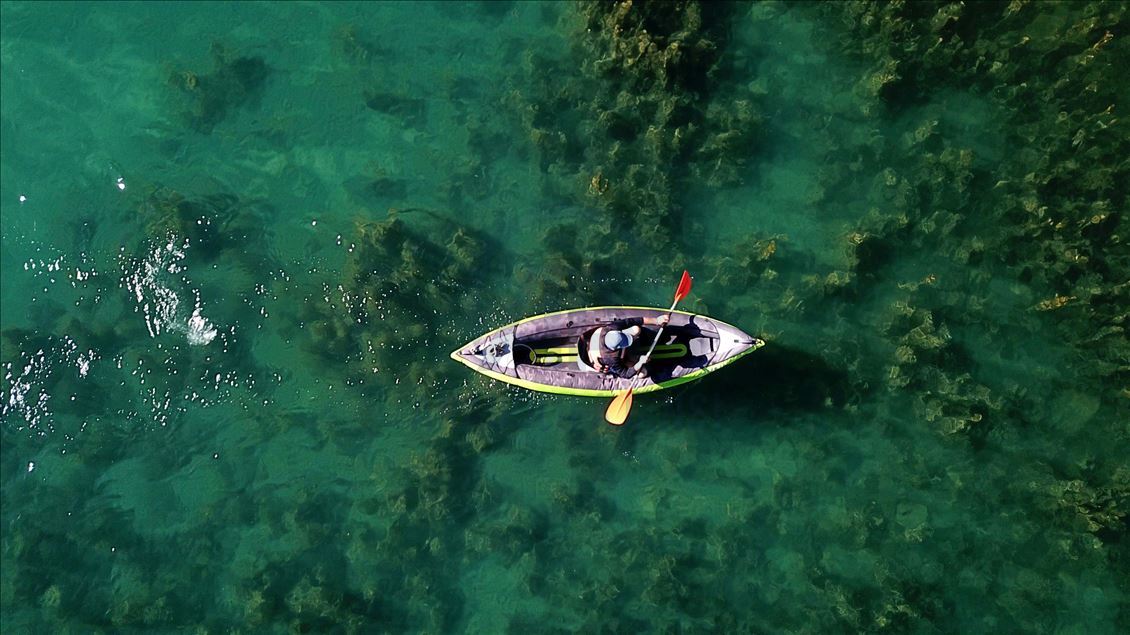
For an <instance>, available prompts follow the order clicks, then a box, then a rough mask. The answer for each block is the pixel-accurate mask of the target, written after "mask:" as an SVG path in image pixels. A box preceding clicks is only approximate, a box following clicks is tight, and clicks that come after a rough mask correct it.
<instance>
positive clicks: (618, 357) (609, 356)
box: [593, 329, 631, 368]
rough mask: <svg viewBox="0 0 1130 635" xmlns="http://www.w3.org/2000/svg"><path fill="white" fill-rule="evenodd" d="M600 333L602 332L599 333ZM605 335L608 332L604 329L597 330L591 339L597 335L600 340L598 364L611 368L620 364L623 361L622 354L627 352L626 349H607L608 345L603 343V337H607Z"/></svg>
mask: <svg viewBox="0 0 1130 635" xmlns="http://www.w3.org/2000/svg"><path fill="white" fill-rule="evenodd" d="M601 331H603V332H601ZM607 334H608V331H607V330H606V329H598V330H597V332H596V333H593V337H596V336H598V335H599V336H600V340H599V344H600V363H601V364H604V365H605V366H607V367H609V368H612V367H613V366H615V365H617V364H619V363H620V362H622V361H623V360H624V353H626V352H627V351H628V349H627V348H620V349H614V348H608V345H607V344H605V343H604V336H605V335H607ZM629 348H631V347H629Z"/></svg>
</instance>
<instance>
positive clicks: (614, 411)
mask: <svg viewBox="0 0 1130 635" xmlns="http://www.w3.org/2000/svg"><path fill="white" fill-rule="evenodd" d="M631 410H632V389H631V388H629V389H628V392H624V393H620V394H619V395H616V398H615V399H613V400H612V403H610V404H608V411H607V412H605V413H604V419H605V421H607V422H608V423H611V424H612V425H614V426H622V425H624V422H625V421H627V419H628V413H629V412H631Z"/></svg>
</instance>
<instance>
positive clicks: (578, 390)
mask: <svg viewBox="0 0 1130 635" xmlns="http://www.w3.org/2000/svg"><path fill="white" fill-rule="evenodd" d="M667 313H668V310H667V309H656V308H648V307H630V306H601V307H590V308H584V309H571V310H568V311H557V312H555V313H546V314H544V315H536V316H534V317H530V318H526V319H524V320H519V321H517V322H514V323H513V324H507V325H506V326H503V327H502V328H498V329H495V330H493V331H491V332H489V333H487V334H485V335H483V336H481V337H479V338H476V339H474V340H472V341H470V342H468V343H467V344H465V345H463V346H460V347H459V348H458V349H456V350H455V351H453V352H452V353H451V358H452V359H454V360H455V361H457V362H461V363H463V364H466V365H467V367H469V368H471V369H472V370H475V371H478V372H480V373H482V374H484V375H486V376H487V377H490V378H492V379H497V380H499V381H504V382H506V383H509V384H514V385H515V386H521V387H522V388H528V389H530V390H538V391H541V392H550V393H557V394H560V395H579V396H584V397H612V396H615V395H617V394H619V393H622V392H624V391H625V390H627V389H628V388H632V389H633V392H636V393H645V392H654V391H656V390H662V389H664V388H670V387H671V386H677V385H679V384H684V383H686V382H688V381H694V380H696V379H700V378H702V377H704V376H706V375H707V374H709V373H712V372H714V371H716V370H718V369H719V368H722V367H723V366H728V365H730V364H732V363H734V362H735V361H737V360H739V359H741V358H742V357H744V356H746V355H748V354H750V353H752V352H753V351H756V350H757V349H759V348H761V347H762V346H765V341H764V340H761V339H759V338H756V337H753V336H751V335H748V334H746V333H745V332H743V331H742V330H740V329H738V328H737V327H734V326H731V325H729V324H726V323H725V322H722V321H720V320H715V319H714V318H710V317H706V316H705V315H698V314H695V313H687V312H686V311H671V312H670V313H671V322H670V323H669V324H668V325H667V327H666V328H664V329H663V333H662V335H661V337H662V339H661V340H660V341H659V342H658V343H657V344H656V346H655V351H654V352H653V353H652V355H651V359H649V360H648V363H647V370H648V373H647V376H646V377H644V378H642V379H641V378H638V377H637V378H633V379H624V378H621V377H614V376H611V375H607V374H604V373H600V372H597V371H596V370H595V369H594V368H593V367H592V366H591V361H590V360H589V359H588V353H587V348H588V346H587V342H588V339H587V338H588V337H590V336H591V335H592V332H593V331H594V330H595V329H597V328H600V327H601V326H604V325H606V324H608V323H609V322H613V321H615V320H620V319H626V318H640V317H643V318H656V317H659V316H661V315H666V314H667ZM658 330H659V329H658V327H654V326H644V327H643V333H641V334H640V337H639V338H638V341H639V344H637V345H636V346H637V347H643V350H642V351H640V352H638V353H637V355H642V354H643V353H644V352H646V351H647V348H646V347H648V346H650V345H651V342H652V341H653V340H654V339H655V336H656V334H657V331H658ZM637 359H638V358H637ZM628 361H629V362H634V361H635V360H633V359H631V358H630V357H629V359H628Z"/></svg>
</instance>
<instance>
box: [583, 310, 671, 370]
mask: <svg viewBox="0 0 1130 635" xmlns="http://www.w3.org/2000/svg"><path fill="white" fill-rule="evenodd" d="M669 321H671V316H669V315H661V316H659V317H657V318H625V319H623V320H615V321H613V322H609V323H608V324H607V325H606V326H602V327H600V328H597V329H594V330H592V331H590V332H589V333H587V334H586V335H585V337H587V338H588V357H589V361H591V362H592V367H593V368H595V369H596V370H597V372H599V373H604V374H606V375H612V376H614V377H622V378H624V379H631V378H632V377H635V376H639V377H646V376H647V368H641V369H640V370H639V371H638V372H637V371H636V369H635V366H634V363H635V361H636V359H635V358H638V357H639V355H641V354H642V353H643V352H642V351H634V350H633V345H634V344H635V343H636V342H638V341H639V339H640V335H641V334H642V333H643V325H645V324H646V325H651V326H666V325H667V323H668V322H669ZM582 341H583V340H582ZM633 353H635V355H633ZM629 358H632V363H631V364H629V363H628V359H629Z"/></svg>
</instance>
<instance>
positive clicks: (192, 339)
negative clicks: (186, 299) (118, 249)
mask: <svg viewBox="0 0 1130 635" xmlns="http://www.w3.org/2000/svg"><path fill="white" fill-rule="evenodd" d="M188 248H189V241H188V239H187V238H186V239H184V240H183V241H179V240H178V239H177V237H176V236H169V238H168V240H167V241H166V242H165V244H164V245H160V244H157V245H155V246H154V247H153V249H152V250H151V251H150V252H149V253H148V255H147V257H146V258H145V259H144V260H141V261H140V262H137V261H134V262H132V263H130V264H128V265H126V266H124V267H123V270H124V284H125V286H126V288H127V289H129V290H130V292H132V294H133V296H134V299H135V300H136V301H137V304H138V305H139V307H140V308H139V310H140V312H141V314H142V317H144V319H145V328H146V329H147V330H148V331H149V336H150V337H154V338H155V337H157V336H158V335H160V334H161V333H180V334H183V335H184V336H185V339H186V340H187V341H188V343H189V344H191V345H193V346H205V345H207V344H208V343H210V342H211V341H212V340H213V339H215V338H216V335H217V334H218V332H219V331H218V330H217V329H216V327H215V326H214V325H213V324H212V322H211V321H210V320H209V319H208V318H207V317H205V316H204V314H203V313H202V310H201V301H200V292H199V290H196V289H193V290H192V291H191V293H192V294H193V296H194V300H195V302H194V306H193V309H192V314H191V315H189V316H187V317H185V316H184V312H183V311H182V310H181V296H180V295H179V294H178V293H177V291H176V290H175V289H174V286H175V287H178V288H181V289H184V288H187V287H189V286H190V282H189V280H188V277H187V276H186V275H184V272H185V266H184V265H183V264H182V263H183V261H184V259H185V256H186V253H187V251H188ZM178 276H179V278H178Z"/></svg>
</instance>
